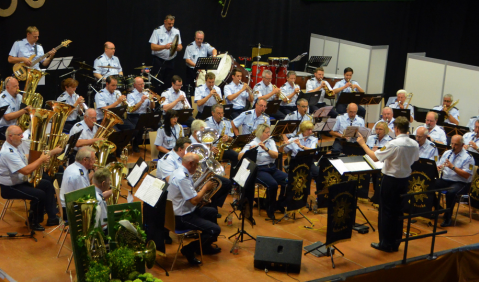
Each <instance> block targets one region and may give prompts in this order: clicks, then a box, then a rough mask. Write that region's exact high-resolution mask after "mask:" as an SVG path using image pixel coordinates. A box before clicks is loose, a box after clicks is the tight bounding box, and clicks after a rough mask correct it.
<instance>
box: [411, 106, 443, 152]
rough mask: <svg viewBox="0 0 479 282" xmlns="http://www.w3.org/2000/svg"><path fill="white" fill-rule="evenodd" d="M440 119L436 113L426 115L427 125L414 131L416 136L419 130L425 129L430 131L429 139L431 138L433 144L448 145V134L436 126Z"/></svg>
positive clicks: (428, 133)
mask: <svg viewBox="0 0 479 282" xmlns="http://www.w3.org/2000/svg"><path fill="white" fill-rule="evenodd" d="M438 118H439V116H438V114H437V113H436V112H428V113H427V115H426V124H425V125H421V126H419V127H417V128H416V130H415V131H414V135H416V133H417V130H418V129H419V128H421V127H425V128H426V129H427V130H428V132H427V137H429V138H430V139H431V141H432V142H436V143H439V144H447V138H446V132H444V130H443V129H442V128H441V127H439V126H438V125H436V123H437V119H438Z"/></svg>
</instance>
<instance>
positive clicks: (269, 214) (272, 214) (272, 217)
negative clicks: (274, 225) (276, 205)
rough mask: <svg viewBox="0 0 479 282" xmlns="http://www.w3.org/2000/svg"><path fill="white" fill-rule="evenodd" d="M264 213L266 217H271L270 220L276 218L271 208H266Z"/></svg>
mask: <svg viewBox="0 0 479 282" xmlns="http://www.w3.org/2000/svg"><path fill="white" fill-rule="evenodd" d="M266 214H267V215H268V217H269V218H270V219H271V220H276V217H275V216H274V212H272V211H271V210H269V209H268V210H267V211H266Z"/></svg>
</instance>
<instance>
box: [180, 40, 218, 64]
mask: <svg viewBox="0 0 479 282" xmlns="http://www.w3.org/2000/svg"><path fill="white" fill-rule="evenodd" d="M214 49H215V47H213V46H211V45H210V44H209V43H206V42H203V43H201V47H198V45H196V42H195V41H193V42H191V43H190V44H188V46H187V47H186V50H185V56H184V57H183V59H185V60H186V59H190V60H192V61H193V63H195V64H196V61H198V58H200V57H208V55H213V50H214ZM186 66H187V67H189V68H190V69H194V68H195V67H192V66H190V65H188V64H186Z"/></svg>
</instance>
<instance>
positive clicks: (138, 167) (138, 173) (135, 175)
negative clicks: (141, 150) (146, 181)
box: [126, 157, 148, 187]
mask: <svg viewBox="0 0 479 282" xmlns="http://www.w3.org/2000/svg"><path fill="white" fill-rule="evenodd" d="M147 172H148V164H147V163H146V162H145V161H144V160H143V158H142V157H139V158H138V161H136V163H135V165H134V166H133V169H132V170H131V171H130V173H129V174H128V176H127V177H126V180H127V182H128V185H130V186H131V187H135V186H136V185H137V184H138V182H139V181H140V179H141V178H142V177H143V175H144V174H145V173H147Z"/></svg>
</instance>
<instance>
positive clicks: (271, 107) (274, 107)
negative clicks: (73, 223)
mask: <svg viewBox="0 0 479 282" xmlns="http://www.w3.org/2000/svg"><path fill="white" fill-rule="evenodd" d="M280 106H281V100H272V101H269V102H268V104H267V105H266V110H265V111H264V113H265V114H267V115H269V116H271V115H273V114H275V113H277V112H278V110H279V107H280Z"/></svg>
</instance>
